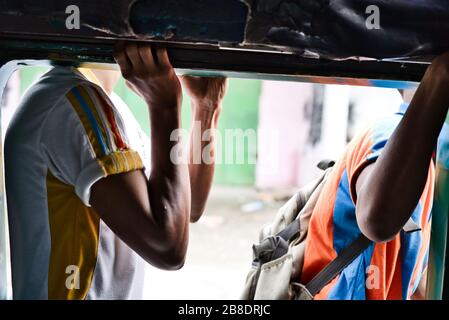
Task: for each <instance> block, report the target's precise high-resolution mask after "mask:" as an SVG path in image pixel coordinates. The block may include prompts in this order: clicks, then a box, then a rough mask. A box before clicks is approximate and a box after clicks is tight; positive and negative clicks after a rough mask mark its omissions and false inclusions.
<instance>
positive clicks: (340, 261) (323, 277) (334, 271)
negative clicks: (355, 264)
mask: <svg viewBox="0 0 449 320" xmlns="http://www.w3.org/2000/svg"><path fill="white" fill-rule="evenodd" d="M371 243H372V241H371V240H369V239H368V238H367V237H365V236H364V235H363V234H360V236H359V237H358V238H357V239H356V240H354V242H352V243H351V244H350V245H349V246H347V247H346V248H344V249H343V250H342V251H341V252H340V254H339V255H338V256H337V258H335V259H334V260H333V261H332V262H330V263H329V264H328V265H327V266H326V267H325V268H324V269H323V270H321V272H320V273H318V274H317V275H316V276H315V277H314V278H313V279H312V280H310V282H309V283H308V284H306V288H307V290H308V291H309V292H310V294H311V295H312V296H315V295H316V294H317V293H318V292H320V291H321V290H322V289H323V288H324V287H325V286H326V285H327V284H328V283H329V282H331V281H332V279H334V278H335V277H336V276H337V275H338V274H339V273H340V272H342V271H343V269H344V268H346V267H347V266H348V265H349V264H350V263H351V262H352V261H354V260H355V259H356V258H357V257H358V256H359V255H360V254H361V253H362V252H363V251H365V249H366V248H368V246H369V245H370V244H371Z"/></svg>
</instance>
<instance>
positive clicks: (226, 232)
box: [144, 186, 283, 300]
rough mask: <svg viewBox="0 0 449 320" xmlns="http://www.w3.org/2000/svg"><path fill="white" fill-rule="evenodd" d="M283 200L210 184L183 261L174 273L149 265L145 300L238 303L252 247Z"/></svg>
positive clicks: (192, 226) (245, 189)
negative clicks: (202, 214) (204, 205)
mask: <svg viewBox="0 0 449 320" xmlns="http://www.w3.org/2000/svg"><path fill="white" fill-rule="evenodd" d="M282 203H283V201H274V200H273V195H272V194H266V193H265V194H262V193H258V192H257V191H256V190H255V189H254V188H243V187H218V186H215V187H214V188H213V189H212V191H211V195H210V198H209V202H208V205H207V208H206V211H205V215H204V216H203V217H202V218H201V220H200V221H199V222H198V223H196V224H193V225H191V229H190V244H189V251H188V254H187V261H186V264H185V266H184V268H182V269H181V270H179V271H162V270H158V269H156V268H152V267H150V266H149V267H148V268H147V271H146V280H145V289H144V298H145V299H164V300H166V299H167V300H170V299H186V300H187V299H191V300H204V299H207V300H214V299H239V297H240V293H241V290H242V288H243V284H244V282H245V278H246V274H247V272H248V270H249V268H250V266H251V258H252V251H251V248H252V244H253V243H254V242H256V241H257V240H258V234H259V230H260V229H261V228H262V227H263V226H264V225H265V224H266V223H268V222H270V221H271V220H272V219H273V217H274V215H275V213H276V211H277V209H278V208H279V207H280V206H281V205H282Z"/></svg>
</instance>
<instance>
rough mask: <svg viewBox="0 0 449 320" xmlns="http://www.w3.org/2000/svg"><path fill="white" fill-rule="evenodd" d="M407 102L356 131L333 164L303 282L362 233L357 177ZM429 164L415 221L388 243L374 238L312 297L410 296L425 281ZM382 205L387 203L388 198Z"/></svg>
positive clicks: (430, 189)
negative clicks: (358, 211) (364, 128)
mask: <svg viewBox="0 0 449 320" xmlns="http://www.w3.org/2000/svg"><path fill="white" fill-rule="evenodd" d="M406 107H407V104H404V105H403V106H402V107H401V111H400V112H398V113H397V114H395V115H394V116H391V117H387V118H384V119H381V120H379V121H377V122H376V123H375V124H374V125H373V126H371V127H369V128H367V129H366V130H364V131H363V132H362V133H360V134H359V135H358V136H357V137H355V138H354V139H353V141H351V143H350V144H349V145H348V147H347V149H346V151H345V153H344V155H343V157H342V158H340V160H339V161H338V162H337V163H336V165H335V167H334V169H333V172H332V173H331V175H330V176H329V179H328V181H327V182H326V184H325V186H324V187H323V191H322V194H321V195H320V198H319V200H318V202H317V205H316V207H315V209H314V212H313V215H312V219H311V221H310V226H309V235H308V239H307V244H306V251H305V260H304V266H303V269H302V274H301V283H307V282H308V281H310V280H311V279H312V278H313V277H314V276H315V275H316V274H317V273H318V272H319V271H321V270H322V269H323V268H324V267H325V266H326V265H327V264H328V263H329V262H330V261H332V260H333V259H335V257H336V256H337V255H338V254H339V253H340V252H341V250H343V249H344V248H345V247H347V246H348V245H349V244H350V243H352V242H353V241H354V240H355V239H356V238H358V237H359V236H360V234H361V230H360V227H359V224H358V220H357V216H356V201H357V198H356V197H357V194H356V183H357V182H356V181H357V178H358V176H359V175H360V173H361V172H362V171H363V170H364V169H365V168H366V167H367V166H369V165H371V164H373V163H375V162H376V160H377V158H378V157H379V156H380V154H381V153H382V151H383V149H384V147H385V145H386V143H387V141H388V140H389V138H390V137H391V135H392V134H393V132H394V130H395V129H396V128H397V126H398V124H399V123H400V121H401V120H402V118H403V114H404V112H405V109H406ZM403 156H404V157H406V155H403ZM404 161H407V159H405V158H404ZM428 168H429V169H428V176H427V182H426V184H425V188H424V190H423V192H422V195H421V197H420V200H419V203H418V205H417V206H416V208H415V210H414V211H413V213H412V214H411V221H412V222H411V221H410V222H409V225H410V224H412V225H413V223H414V226H415V228H411V229H412V230H402V231H400V233H399V234H397V235H396V236H394V238H393V239H391V240H389V241H388V242H382V243H375V242H373V243H372V244H371V245H370V246H369V248H368V249H366V250H365V251H364V252H363V253H362V254H361V255H360V256H359V257H357V258H356V259H355V260H354V261H353V262H352V263H351V264H350V265H349V266H347V267H346V268H345V269H344V270H343V271H342V272H341V273H340V275H339V276H338V277H337V278H335V279H334V280H333V281H331V282H330V283H329V284H328V285H327V286H326V287H325V288H323V290H321V292H320V293H318V294H317V296H316V297H315V298H316V299H357V300H358V299H362V300H363V299H410V298H411V297H412V295H413V294H414V293H415V292H416V290H417V288H418V285H419V284H420V282H421V281H422V280H423V281H425V274H426V272H425V271H426V268H427V254H428V249H429V241H430V227H431V209H432V201H433V192H434V181H435V172H434V171H435V170H434V163H433V161H429V167H428ZM367 192H369V190H367ZM385 192H388V191H387V190H385ZM384 205H385V206H388V203H385V204H384ZM418 228H419V230H417V229H418ZM404 229H406V228H404Z"/></svg>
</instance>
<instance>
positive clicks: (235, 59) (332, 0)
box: [0, 0, 449, 88]
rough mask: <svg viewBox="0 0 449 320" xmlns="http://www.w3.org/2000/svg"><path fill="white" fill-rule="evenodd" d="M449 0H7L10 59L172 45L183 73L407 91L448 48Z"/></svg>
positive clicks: (94, 58)
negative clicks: (126, 43)
mask: <svg viewBox="0 0 449 320" xmlns="http://www.w3.org/2000/svg"><path fill="white" fill-rule="evenodd" d="M447 34H449V3H447V1H445V0H426V1H423V0H419V1H409V0H395V1H386V0H357V1H355V0H301V1H299V0H227V1H216V0H171V1H166V0H115V1H109V0H97V1H88V0H78V1H76V0H59V1H53V0H41V1H37V2H36V1H35V0H0V52H1V57H0V59H2V61H3V62H6V61H9V60H20V59H35V60H52V61H60V62H68V63H74V64H83V63H113V62H114V61H113V59H112V55H111V53H112V51H113V47H114V43H116V42H117V40H130V41H147V42H152V43H156V44H160V43H163V44H164V45H165V46H167V47H168V48H169V55H170V58H171V60H172V63H173V64H174V66H175V67H176V68H178V69H179V70H181V72H184V73H190V74H200V75H204V74H211V75H221V74H224V75H228V76H238V77H249V78H262V79H275V80H293V81H308V82H317V83H338V84H352V85H371V86H381V87H396V88H407V87H409V86H412V85H414V83H416V82H419V81H420V79H421V78H422V76H423V74H424V72H425V70H426V68H427V66H428V64H429V62H430V61H431V59H432V57H433V56H435V55H437V54H439V53H442V52H444V51H445V50H448V49H449V42H448V41H447Z"/></svg>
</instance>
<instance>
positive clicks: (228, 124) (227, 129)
mask: <svg viewBox="0 0 449 320" xmlns="http://www.w3.org/2000/svg"><path fill="white" fill-rule="evenodd" d="M47 69H48V68H45V67H26V68H22V69H21V70H20V80H21V84H20V89H21V92H22V93H23V92H24V91H25V90H26V89H27V88H28V87H29V86H30V85H31V84H32V83H33V82H34V81H35V80H36V79H37V78H38V77H39V76H40V75H41V74H42V73H44V72H45V71H46V70H47ZM115 92H116V93H117V94H118V95H119V96H120V97H122V99H123V100H124V101H125V102H126V103H127V105H128V106H129V107H130V109H131V111H132V112H133V114H134V116H135V117H136V119H137V121H138V122H139V123H140V125H141V126H142V128H143V130H144V131H145V132H146V133H149V132H150V128H149V121H148V110H147V108H146V106H145V104H144V102H143V101H142V100H141V99H140V98H139V97H138V96H137V95H136V94H134V93H133V92H132V91H131V90H129V89H128V88H127V87H126V85H125V83H124V81H123V79H122V80H120V82H119V84H118V85H117V87H116V89H115ZM260 93H261V82H260V81H259V80H243V79H230V80H229V89H228V93H227V95H226V98H225V100H224V103H223V111H222V114H221V118H220V124H219V131H220V133H221V137H222V145H221V156H222V160H223V161H222V163H221V164H218V165H217V166H216V174H215V180H214V181H215V183H217V184H226V185H253V184H254V182H255V171H256V165H255V159H256V150H257V139H248V138H245V143H244V144H242V145H240V144H238V143H236V141H235V140H234V141H229V139H225V137H226V136H228V137H229V136H230V137H233V134H239V133H251V132H252V133H254V134H255V135H256V133H257V124H258V109H259V97H260ZM182 121H183V126H184V127H185V128H186V129H189V126H190V105H189V98H188V96H186V95H185V96H184V99H183V114H182ZM233 129H237V130H233ZM256 138H257V135H256ZM230 144H231V145H230ZM242 148H243V149H244V150H241V149H242ZM237 149H240V150H237ZM225 150H226V152H228V155H229V151H233V153H234V159H235V160H238V159H237V157H236V154H237V153H240V154H243V155H244V161H243V163H241V161H240V162H237V161H235V162H234V163H230V162H229V161H225V160H226V156H227V155H226V152H225ZM228 158H229V157H228Z"/></svg>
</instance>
